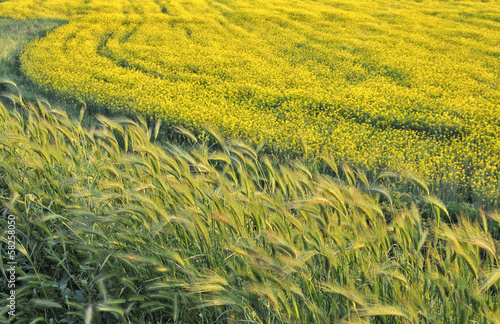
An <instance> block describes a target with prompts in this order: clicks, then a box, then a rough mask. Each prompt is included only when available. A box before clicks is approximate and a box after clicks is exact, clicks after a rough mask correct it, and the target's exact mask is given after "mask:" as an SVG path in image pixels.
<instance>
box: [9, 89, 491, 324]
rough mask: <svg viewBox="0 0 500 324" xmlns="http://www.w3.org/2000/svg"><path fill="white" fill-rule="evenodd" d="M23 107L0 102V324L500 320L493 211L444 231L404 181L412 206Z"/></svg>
mask: <svg viewBox="0 0 500 324" xmlns="http://www.w3.org/2000/svg"><path fill="white" fill-rule="evenodd" d="M20 97H21V96H16V95H13V94H11V95H10V98H12V99H13V101H14V102H15V103H16V108H17V110H15V109H7V108H6V107H5V106H4V105H3V104H2V103H1V102H0V124H1V125H2V127H1V128H0V215H5V214H7V215H13V216H14V217H15V219H16V224H17V234H16V237H17V238H18V239H17V241H16V247H17V251H18V253H17V254H16V262H17V265H16V269H17V270H18V271H17V275H18V281H17V286H16V288H17V292H16V298H17V299H16V303H17V313H16V318H15V321H8V320H7V317H8V316H9V315H7V312H5V311H4V312H0V321H2V322H4V323H7V322H13V323H25V322H26V323H28V322H30V323H33V322H35V323H36V322H39V323H45V322H49V320H50V322H54V323H139V324H140V323H202V324H205V323H206V324H215V323H259V324H264V323H266V324H270V323H276V324H278V323H389V324H391V323H415V324H416V323H484V324H486V323H488V324H489V323H494V324H495V323H496V324H498V323H500V322H499V319H500V307H499V306H500V296H499V294H498V292H499V290H500V267H499V264H498V258H499V257H500V252H499V247H500V242H499V240H498V233H499V230H500V228H499V227H498V224H499V223H500V215H499V214H498V212H490V213H482V212H478V211H477V210H476V211H475V216H474V215H473V214H471V215H466V214H462V215H460V217H459V219H458V220H457V219H456V217H454V216H453V215H452V214H451V213H449V212H448V211H447V209H446V207H445V206H444V205H443V204H442V203H441V202H440V201H439V200H438V199H437V198H436V197H435V196H433V195H432V194H429V190H428V188H427V187H426V185H425V184H424V183H423V182H422V181H419V180H418V179H414V180H413V181H414V182H415V183H416V184H418V185H419V187H421V189H420V194H419V195H418V196H416V198H417V199H418V200H419V201H421V202H420V203H419V205H417V204H416V203H414V202H411V201H407V203H406V202H405V203H402V202H401V201H399V204H401V203H402V205H396V200H394V201H395V203H394V204H391V203H390V202H391V195H390V194H389V193H388V192H387V190H385V188H384V186H383V183H384V182H383V181H382V180H380V181H376V182H375V183H371V184H369V183H367V182H366V176H365V175H364V174H363V173H362V172H360V171H359V170H356V169H353V168H351V167H349V166H347V165H345V164H343V165H341V166H340V167H338V168H337V167H335V164H334V163H333V161H332V160H329V161H328V162H329V163H330V165H332V167H333V168H334V169H336V170H337V173H338V174H340V175H341V176H342V178H346V179H347V181H343V180H342V178H340V177H331V176H329V175H325V174H321V173H319V172H314V171H313V170H311V169H309V168H308V167H307V165H306V164H305V163H304V161H301V160H297V161H290V162H289V163H286V164H279V165H278V164H276V163H274V162H273V161H270V160H269V158H267V157H266V156H265V155H263V154H258V153H257V152H256V151H255V150H254V149H253V148H252V147H250V146H248V145H246V144H244V143H242V142H241V141H235V140H228V139H225V138H223V137H222V136H220V135H219V134H217V133H216V132H214V131H213V130H210V129H207V131H209V132H212V133H213V134H214V136H215V137H217V138H218V139H219V142H218V143H217V145H216V146H215V147H212V148H209V147H207V145H206V143H202V142H200V141H198V143H195V141H197V139H196V137H195V136H194V135H193V134H190V133H189V132H188V131H186V130H184V129H180V130H179V132H180V133H182V134H184V135H187V136H188V137H190V138H191V139H192V140H191V143H192V145H189V146H188V145H186V146H185V147H184V148H182V147H179V146H175V145H171V144H165V143H163V142H160V141H158V142H156V143H155V137H156V135H157V134H158V129H159V128H158V126H159V124H156V125H155V126H151V127H148V125H147V123H146V122H144V120H139V121H138V122H134V121H131V120H127V119H124V118H121V119H109V118H106V117H104V116H98V117H97V118H98V120H99V125H97V128H94V129H88V128H85V127H83V126H82V125H81V124H80V122H79V121H76V120H71V119H70V118H68V117H67V115H66V114H65V113H64V112H61V111H59V110H56V109H52V107H50V105H48V104H46V103H39V104H38V105H34V104H30V103H27V104H25V102H24V101H23V100H22V99H20ZM82 116H83V114H82V115H81V117H82ZM80 120H81V118H80ZM160 144H161V145H160ZM385 175H387V174H385ZM383 176H384V175H383V174H381V175H380V177H381V178H383ZM384 181H385V180H384ZM346 182H350V184H348V183H346ZM394 198H397V197H394ZM423 210H427V212H425V213H424V212H423ZM0 228H1V229H2V230H1V233H0V235H1V237H2V239H3V238H5V237H7V228H8V226H7V218H6V217H0ZM1 254H2V256H1V257H2V260H6V259H4V257H5V255H7V249H4V250H3V251H2V253H1ZM4 264H5V263H4ZM3 269H4V265H2V270H3ZM6 272H7V271H2V274H1V275H0V276H1V279H2V280H0V287H1V288H2V289H0V296H1V297H2V298H0V309H3V310H5V309H7V307H8V303H9V301H8V299H7V298H6V297H5V296H6V293H5V292H6V291H7V289H6V288H4V287H6V286H7V284H6V282H7V280H6V278H7V275H6ZM7 273H8V272H7ZM9 319H12V318H9Z"/></svg>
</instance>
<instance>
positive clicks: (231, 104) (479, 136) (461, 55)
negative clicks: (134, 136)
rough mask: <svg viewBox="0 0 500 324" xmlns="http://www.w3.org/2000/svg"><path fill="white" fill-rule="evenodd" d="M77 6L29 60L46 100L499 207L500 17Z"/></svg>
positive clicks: (480, 11)
mask: <svg viewBox="0 0 500 324" xmlns="http://www.w3.org/2000/svg"><path fill="white" fill-rule="evenodd" d="M16 3H18V4H19V3H21V2H18V1H8V2H6V3H3V4H2V7H0V14H9V11H8V8H9V7H8V5H9V4H11V5H14V4H16ZM54 3H55V2H54ZM59 3H62V2H61V1H60V2H59ZM64 3H65V4H66V8H72V9H71V10H70V9H67V10H66V11H65V12H63V11H62V9H55V5H50V4H45V7H43V8H44V9H46V8H48V9H51V10H53V11H51V12H55V13H53V14H52V13H51V14H47V15H45V17H56V16H57V17H59V18H68V17H71V16H72V15H73V14H74V11H72V10H79V11H78V12H76V11H75V12H76V14H74V15H75V18H73V19H70V21H69V23H68V24H67V25H64V26H62V27H60V28H58V29H56V30H55V31H54V32H52V33H50V34H49V35H47V37H44V38H42V39H40V40H38V41H36V42H33V43H31V44H30V45H29V46H28V47H27V48H26V49H25V50H24V52H23V53H22V55H21V62H22V70H23V72H24V73H25V74H26V75H27V76H29V77H30V78H31V79H32V80H33V82H34V83H35V84H37V85H39V86H40V87H41V88H43V89H46V90H47V91H50V92H53V93H56V94H58V95H60V96H63V97H68V98H74V99H83V100H85V101H86V102H88V103H90V104H94V105H98V106H106V107H112V108H113V109H117V110H121V111H124V112H127V113H130V114H135V113H141V114H143V115H146V116H148V117H151V118H162V119H163V120H164V121H165V122H167V124H170V125H177V124H181V125H184V126H186V127H188V128H190V129H192V130H194V131H196V130H201V129H202V126H203V125H204V124H207V123H208V124H211V125H213V126H215V127H216V128H218V129H220V130H221V131H222V132H223V134H224V135H226V136H233V137H239V138H242V139H245V140H248V141H250V142H252V143H255V144H258V143H261V142H264V141H265V142H266V149H267V150H268V151H269V152H272V153H274V154H277V155H283V154H285V155H301V154H303V153H304V151H305V150H307V152H308V153H309V154H311V156H312V157H318V156H320V155H331V156H333V157H334V158H335V159H337V160H343V161H347V162H349V163H351V164H354V165H357V166H361V167H364V168H366V169H369V170H373V171H375V172H376V171H377V170H381V169H386V168H390V169H402V168H407V169H410V170H413V171H416V172H418V173H419V174H420V175H421V176H423V177H424V178H425V179H427V180H428V181H430V182H431V183H432V184H433V185H436V187H437V188H452V187H453V188H460V189H455V190H458V191H455V192H454V193H453V194H463V192H464V191H468V192H473V194H469V196H470V195H472V196H474V197H473V198H478V197H480V198H481V199H483V200H484V201H488V202H490V203H494V204H496V203H498V201H496V200H495V199H497V198H496V197H498V196H500V188H499V186H498V183H499V182H500V178H499V176H500V169H499V165H498V161H499V159H500V142H499V139H498V134H499V133H500V129H499V127H500V119H499V115H498V103H499V91H498V84H499V75H498V72H497V71H499V70H500V69H499V68H500V66H499V65H500V63H499V61H498V55H497V54H498V45H499V44H498V41H497V40H498V39H500V35H499V34H500V23H499V22H498V21H497V20H496V19H495V16H494V14H493V13H494V12H495V11H494V10H496V9H498V8H497V7H498V4H497V3H496V2H494V3H488V4H484V3H481V2H469V1H461V2H455V1H452V2H449V3H448V2H447V3H443V2H434V1H430V2H424V3H415V2H412V1H400V2H398V3H397V4H386V3H385V2H383V1H356V2H349V1H345V2H335V3H334V2H330V1H323V2H312V1H311V2H308V1H306V2H301V4H294V3H292V2H288V1H284V2H283V1H262V2H248V1H234V2H230V3H225V4H222V3H219V2H210V1H190V2H182V3H181V2H176V1H169V2H167V1H163V2H161V1H160V2H154V3H153V2H151V3H150V2H147V1H146V2H143V3H141V4H140V5H135V9H134V10H132V9H130V8H131V7H130V6H133V5H132V4H130V3H129V2H121V1H116V2H113V1H111V2H106V3H104V2H102V3H101V2H99V1H92V2H89V4H77V2H74V3H73V2H71V1H70V2H64ZM99 6H102V7H101V8H100V7H99ZM26 8H28V6H27V5H26ZM34 8H36V6H35V7H34ZM99 8H100V9H99ZM48 9H47V10H48ZM2 10H3V11H2ZM22 12H23V10H20V7H18V10H17V13H16V14H14V13H11V14H12V16H14V17H18V16H19V15H22ZM96 12H99V14H98V15H97V14H96V15H94V13H96ZM37 14H38V15H40V16H42V17H43V16H44V11H43V10H40V12H38V13H37ZM16 15H17V16H16ZM34 15H36V14H34V13H33V12H32V11H29V10H27V11H26V17H33V16H34ZM305 146H307V149H306V148H305Z"/></svg>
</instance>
